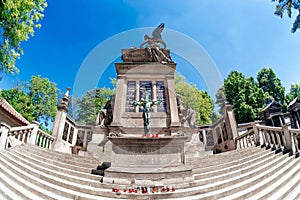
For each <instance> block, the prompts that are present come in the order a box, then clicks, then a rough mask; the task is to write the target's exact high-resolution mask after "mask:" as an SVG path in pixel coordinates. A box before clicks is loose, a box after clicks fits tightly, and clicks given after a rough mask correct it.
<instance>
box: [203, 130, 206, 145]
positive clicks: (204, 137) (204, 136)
mask: <svg viewBox="0 0 300 200" xmlns="http://www.w3.org/2000/svg"><path fill="white" fill-rule="evenodd" d="M202 137H203V144H204V146H206V144H207V141H206V131H205V129H203V130H202Z"/></svg>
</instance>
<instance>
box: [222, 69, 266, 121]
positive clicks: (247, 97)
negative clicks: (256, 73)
mask: <svg viewBox="0 0 300 200" xmlns="http://www.w3.org/2000/svg"><path fill="white" fill-rule="evenodd" d="M223 87H224V91H225V94H226V98H227V100H228V102H229V103H230V104H231V105H232V106H233V108H234V114H235V117H236V120H237V123H245V122H251V121H253V120H255V119H257V118H258V114H259V112H260V111H261V110H262V108H263V105H264V99H265V98H266V94H265V93H264V92H263V90H262V89H260V88H259V87H258V85H257V83H256V82H255V80H254V78H252V77H250V78H246V77H245V76H244V75H243V74H242V73H240V72H238V71H232V72H231V73H230V74H229V75H228V77H227V78H226V79H225V80H224V86H223Z"/></svg>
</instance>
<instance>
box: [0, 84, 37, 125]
mask: <svg viewBox="0 0 300 200" xmlns="http://www.w3.org/2000/svg"><path fill="white" fill-rule="evenodd" d="M0 96H1V97H3V98H4V99H6V101H7V102H8V103H9V104H10V105H11V106H12V107H13V108H14V109H15V110H16V111H17V112H19V113H20V114H21V115H22V116H23V117H25V118H26V119H27V120H28V121H29V122H32V121H33V120H35V117H34V106H33V104H32V101H31V98H30V96H29V95H28V94H26V93H25V92H24V91H23V90H19V89H18V88H13V89H9V90H2V91H0Z"/></svg>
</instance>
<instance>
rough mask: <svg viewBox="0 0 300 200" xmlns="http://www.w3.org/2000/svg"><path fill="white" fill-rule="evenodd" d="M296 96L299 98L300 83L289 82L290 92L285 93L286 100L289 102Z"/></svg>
mask: <svg viewBox="0 0 300 200" xmlns="http://www.w3.org/2000/svg"><path fill="white" fill-rule="evenodd" d="M296 97H298V98H300V85H299V84H297V83H295V84H291V88H290V92H289V93H287V95H286V97H285V98H286V102H287V103H290V102H291V101H293V100H294V99H295V98H296Z"/></svg>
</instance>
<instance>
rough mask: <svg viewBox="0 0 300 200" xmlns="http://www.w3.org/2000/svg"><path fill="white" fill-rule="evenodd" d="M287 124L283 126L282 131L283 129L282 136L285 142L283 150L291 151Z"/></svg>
mask: <svg viewBox="0 0 300 200" xmlns="http://www.w3.org/2000/svg"><path fill="white" fill-rule="evenodd" d="M288 126H289V124H285V125H283V127H282V129H283V134H284V140H285V148H286V149H287V150H292V145H293V144H292V142H293V141H292V139H293V138H292V137H291V134H290V131H289V128H288Z"/></svg>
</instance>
